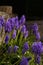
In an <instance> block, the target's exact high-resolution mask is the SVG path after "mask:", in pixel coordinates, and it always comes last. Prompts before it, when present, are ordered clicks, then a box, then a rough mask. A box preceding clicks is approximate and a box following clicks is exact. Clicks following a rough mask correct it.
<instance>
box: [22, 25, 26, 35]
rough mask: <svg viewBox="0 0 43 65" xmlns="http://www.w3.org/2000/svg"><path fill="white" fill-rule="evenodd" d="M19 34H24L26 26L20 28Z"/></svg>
mask: <svg viewBox="0 0 43 65" xmlns="http://www.w3.org/2000/svg"><path fill="white" fill-rule="evenodd" d="M21 32H22V33H23V34H24V33H25V32H26V26H25V25H23V26H22V29H21Z"/></svg>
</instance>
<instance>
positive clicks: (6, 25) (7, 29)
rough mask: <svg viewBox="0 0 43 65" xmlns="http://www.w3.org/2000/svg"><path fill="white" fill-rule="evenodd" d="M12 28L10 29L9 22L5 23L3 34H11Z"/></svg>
mask: <svg viewBox="0 0 43 65" xmlns="http://www.w3.org/2000/svg"><path fill="white" fill-rule="evenodd" d="M11 31H12V28H11V24H10V22H6V24H5V32H11Z"/></svg>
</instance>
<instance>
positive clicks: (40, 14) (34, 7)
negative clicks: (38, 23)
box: [0, 0, 43, 20]
mask: <svg viewBox="0 0 43 65" xmlns="http://www.w3.org/2000/svg"><path fill="white" fill-rule="evenodd" d="M0 5H3V6H4V5H9V6H12V7H13V13H16V14H18V16H19V17H21V15H23V14H25V15H26V17H27V19H30V20H34V19H37V20H38V19H43V1H41V0H0Z"/></svg>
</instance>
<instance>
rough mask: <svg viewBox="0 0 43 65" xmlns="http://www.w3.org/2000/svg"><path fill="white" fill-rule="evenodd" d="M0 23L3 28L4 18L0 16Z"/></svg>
mask: <svg viewBox="0 0 43 65" xmlns="http://www.w3.org/2000/svg"><path fill="white" fill-rule="evenodd" d="M0 23H1V25H2V26H4V23H5V22H4V18H3V17H1V16H0Z"/></svg>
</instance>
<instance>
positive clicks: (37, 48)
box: [0, 15, 43, 65]
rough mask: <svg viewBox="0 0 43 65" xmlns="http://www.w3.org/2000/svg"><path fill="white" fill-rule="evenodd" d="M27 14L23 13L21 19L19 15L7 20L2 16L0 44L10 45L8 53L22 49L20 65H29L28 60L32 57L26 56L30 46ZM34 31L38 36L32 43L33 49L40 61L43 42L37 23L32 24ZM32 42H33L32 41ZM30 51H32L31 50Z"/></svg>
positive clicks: (0, 20)
mask: <svg viewBox="0 0 43 65" xmlns="http://www.w3.org/2000/svg"><path fill="white" fill-rule="evenodd" d="M25 21H26V19H25V16H24V15H23V16H22V17H21V18H20V20H19V19H18V16H16V17H11V18H8V19H7V20H5V19H4V18H3V17H0V39H1V41H0V44H1V45H2V44H6V45H8V49H7V53H13V52H14V54H15V53H17V51H18V49H19V50H20V49H22V50H21V55H23V56H22V59H21V62H20V65H28V64H29V63H28V61H29V60H30V59H31V57H29V58H27V57H25V56H24V55H25V53H26V52H27V51H29V49H30V46H29V43H28V41H27V39H28V37H29V32H28V30H27V27H26V25H25ZM31 29H32V31H33V33H34V35H35V37H36V40H38V41H34V42H33V44H32V45H31V51H32V52H33V53H34V55H35V56H36V58H35V61H36V62H37V63H38V64H39V63H40V59H41V58H40V57H41V56H40V55H41V54H42V53H43V44H42V42H41V41H40V33H39V32H38V25H37V24H36V23H35V24H33V25H32V28H31ZM30 44H31V43H30ZM31 51H30V52H31Z"/></svg>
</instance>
